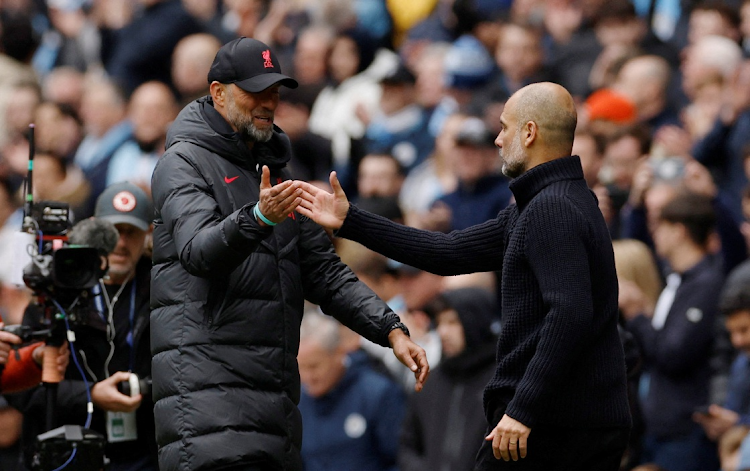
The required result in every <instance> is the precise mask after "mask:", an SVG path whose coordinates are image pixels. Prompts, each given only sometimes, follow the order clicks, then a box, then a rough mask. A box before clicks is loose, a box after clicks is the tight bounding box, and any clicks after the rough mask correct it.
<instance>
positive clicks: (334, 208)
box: [297, 172, 349, 230]
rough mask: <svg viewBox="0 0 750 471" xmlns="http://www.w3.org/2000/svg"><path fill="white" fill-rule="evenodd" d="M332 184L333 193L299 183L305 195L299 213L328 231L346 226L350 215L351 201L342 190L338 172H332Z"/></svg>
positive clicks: (298, 208)
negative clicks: (346, 220)
mask: <svg viewBox="0 0 750 471" xmlns="http://www.w3.org/2000/svg"><path fill="white" fill-rule="evenodd" d="M330 182H331V188H333V193H328V192H327V191H325V190H323V189H321V188H318V187H317V186H315V185H311V184H310V183H307V182H302V181H301V182H299V183H300V186H301V188H302V190H303V193H302V201H301V202H300V204H299V206H298V207H297V211H298V212H299V213H300V214H302V215H303V216H306V217H309V218H310V219H312V220H313V221H315V222H317V223H318V224H320V225H321V226H323V227H325V228H326V229H331V230H337V229H340V228H341V226H342V225H343V224H344V219H346V215H347V214H348V213H349V200H348V199H347V197H346V193H344V189H343V188H341V183H339V179H338V178H337V177H336V172H331V176H330Z"/></svg>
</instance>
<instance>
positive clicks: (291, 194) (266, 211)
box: [258, 165, 302, 226]
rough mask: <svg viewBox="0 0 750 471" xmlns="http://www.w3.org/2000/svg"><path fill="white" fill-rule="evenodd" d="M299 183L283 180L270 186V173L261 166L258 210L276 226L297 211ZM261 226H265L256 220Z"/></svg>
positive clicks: (299, 191)
mask: <svg viewBox="0 0 750 471" xmlns="http://www.w3.org/2000/svg"><path fill="white" fill-rule="evenodd" d="M300 193H302V190H300V189H299V183H298V182H295V181H293V180H285V181H283V182H280V183H279V184H278V185H272V184H271V171H270V170H269V169H268V167H267V166H265V165H264V166H263V169H262V170H261V177H260V200H259V201H258V209H259V210H260V213H261V214H262V215H263V216H264V217H265V218H266V219H268V220H269V221H271V222H275V223H276V224H278V223H280V222H283V221H284V220H285V219H286V218H287V216H288V215H289V214H290V213H291V212H293V211H294V210H295V209H297V205H298V204H299V202H300ZM258 222H259V223H260V224H261V225H264V226H265V225H266V224H265V222H263V221H262V220H258Z"/></svg>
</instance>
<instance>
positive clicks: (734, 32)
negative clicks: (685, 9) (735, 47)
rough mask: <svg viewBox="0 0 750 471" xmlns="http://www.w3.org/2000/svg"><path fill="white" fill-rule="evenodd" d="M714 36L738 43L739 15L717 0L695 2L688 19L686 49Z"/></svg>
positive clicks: (732, 6)
mask: <svg viewBox="0 0 750 471" xmlns="http://www.w3.org/2000/svg"><path fill="white" fill-rule="evenodd" d="M735 3H736V2H735ZM714 35H718V36H724V37H726V38H728V39H731V40H732V41H734V42H739V40H740V15H739V12H738V11H737V8H736V7H735V6H734V5H729V4H727V3H725V2H722V1H717V0H701V1H698V2H696V4H695V5H694V6H693V8H691V9H690V14H689V17H688V37H687V40H688V47H689V46H690V45H691V44H697V43H698V42H700V40H701V39H703V38H705V37H706V36H714Z"/></svg>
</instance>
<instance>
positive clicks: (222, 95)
mask: <svg viewBox="0 0 750 471" xmlns="http://www.w3.org/2000/svg"><path fill="white" fill-rule="evenodd" d="M209 91H210V92H211V98H212V99H213V101H214V104H215V105H218V106H221V107H224V106H225V105H226V99H227V90H226V85H224V84H223V83H219V82H217V81H216V80H214V81H213V82H211V85H209Z"/></svg>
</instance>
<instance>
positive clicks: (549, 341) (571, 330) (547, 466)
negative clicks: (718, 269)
mask: <svg viewBox="0 0 750 471" xmlns="http://www.w3.org/2000/svg"><path fill="white" fill-rule="evenodd" d="M576 120H577V117H576V111H575V106H574V104H573V99H572V98H571V96H570V94H569V93H568V91H567V90H565V89H564V88H562V87H561V86H559V85H556V84H553V83H536V84H532V85H528V86H526V87H524V88H522V89H520V90H519V91H518V92H516V93H515V94H513V96H511V97H510V99H508V101H507V103H506V105H505V109H504V111H503V114H502V116H501V118H500V123H501V129H502V130H501V131H500V134H499V135H498V136H497V139H496V140H495V144H496V145H497V146H498V147H499V148H500V155H501V158H502V165H503V167H502V170H503V173H504V174H505V175H506V176H508V177H510V178H512V179H513V180H512V181H511V183H510V189H511V190H512V191H513V194H514V196H515V200H516V204H513V205H511V206H509V207H508V208H507V209H504V210H503V211H501V212H500V213H499V214H498V215H497V217H496V218H495V219H492V220H489V221H486V222H484V223H482V224H479V225H477V226H473V227H470V228H468V229H464V230H460V231H454V232H451V233H449V234H444V233H438V232H429V231H423V230H417V229H414V228H409V227H406V226H401V225H398V224H395V223H392V222H390V221H388V220H385V219H383V218H380V217H378V216H375V215H372V214H369V213H366V212H364V211H362V210H360V209H358V208H357V207H356V206H354V205H350V204H349V202H348V200H347V198H346V195H345V194H344V192H343V190H342V189H341V185H340V184H339V182H338V180H337V179H336V176H335V174H331V178H330V180H331V186H332V187H333V189H334V193H328V192H326V191H325V190H321V189H319V188H316V187H313V186H312V185H309V184H304V183H302V187H303V189H304V191H305V193H304V194H303V202H302V203H301V204H300V206H298V208H297V210H298V211H299V212H300V213H301V214H303V215H304V216H307V217H310V218H312V219H314V220H315V221H316V222H318V223H319V224H321V225H323V226H325V227H327V228H329V229H332V230H336V231H337V233H336V235H337V236H339V237H345V238H348V239H352V240H355V241H357V242H360V243H362V244H364V245H365V246H367V247H369V248H370V249H372V250H375V251H377V252H380V253H382V254H385V255H386V256H388V257H391V258H393V259H396V260H398V261H400V262H403V263H406V264H409V265H412V266H415V267H419V268H421V269H423V270H426V271H430V272H433V273H436V274H440V275H445V276H448V275H459V274H463V273H471V272H484V271H500V272H501V273H502V275H501V283H502V314H503V329H502V332H501V335H500V340H499V342H498V350H497V368H496V371H495V375H494V377H493V378H492V380H491V381H490V382H489V384H487V387H486V388H485V392H484V408H485V414H486V417H487V420H488V428H487V436H486V439H485V442H484V443H483V444H479V443H477V447H479V448H480V450H479V453H478V454H477V462H476V468H475V470H482V471H483V470H505V469H513V470H527V471H528V470H540V471H541V470H545V471H548V470H552V469H554V470H555V471H568V470H570V471H573V470H576V471H577V470H597V471H610V470H611V471H616V470H617V469H619V464H620V459H621V457H622V455H623V452H624V450H625V447H626V442H627V437H628V433H629V428H630V423H631V419H630V412H629V408H628V400H627V394H626V386H625V376H626V375H625V361H624V357H623V351H622V346H621V344H620V340H619V338H618V333H617V319H618V314H617V276H616V273H615V265H614V256H613V253H612V243H611V241H610V238H609V233H608V232H607V227H606V225H605V223H604V219H603V217H602V214H601V212H600V211H599V208H598V207H597V201H596V198H595V197H594V196H593V194H592V193H591V191H589V189H588V187H587V186H586V181H585V180H584V178H583V170H582V169H581V163H580V159H579V158H578V157H577V156H571V149H572V145H573V136H574V133H575V128H576ZM436 412H437V413H440V411H436ZM480 445H481V446H480Z"/></svg>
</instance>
